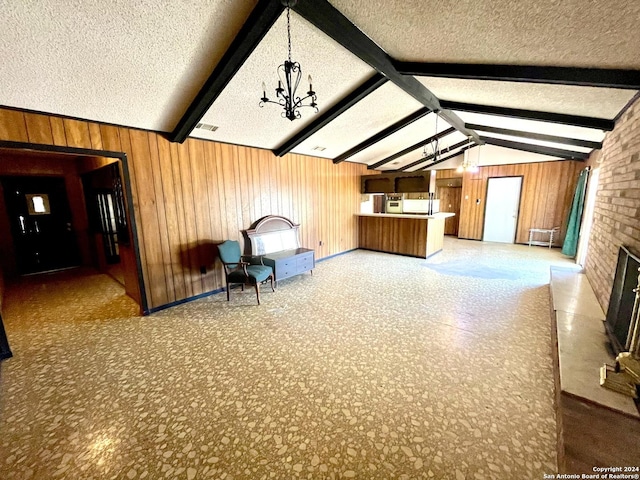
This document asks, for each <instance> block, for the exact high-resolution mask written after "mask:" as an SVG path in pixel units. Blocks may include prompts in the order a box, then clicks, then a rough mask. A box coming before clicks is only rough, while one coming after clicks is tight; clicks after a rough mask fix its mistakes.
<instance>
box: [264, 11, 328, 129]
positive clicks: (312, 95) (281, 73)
mask: <svg viewBox="0 0 640 480" xmlns="http://www.w3.org/2000/svg"><path fill="white" fill-rule="evenodd" d="M296 3H297V0H282V4H283V5H284V6H286V7H287V40H288V45H289V58H288V59H287V60H285V61H284V63H283V64H282V65H280V66H279V67H278V70H277V71H278V78H279V79H278V87H277V88H276V98H277V100H270V99H269V98H268V97H267V86H266V85H265V83H264V82H262V98H261V99H260V107H263V106H264V104H265V103H275V104H276V105H280V106H281V107H282V108H283V111H282V117H283V118H288V119H289V120H291V121H293V120H296V119H298V118H300V117H301V115H300V111H299V109H300V108H302V107H311V108H313V109H314V110H315V112H316V113H318V104H317V103H316V100H317V97H316V92H314V91H313V80H312V78H311V75H309V77H308V80H309V91H308V92H307V95H306V96H305V97H302V98H300V97H299V96H297V90H298V85H299V84H300V79H301V78H302V67H301V66H300V63H298V62H294V61H293V60H292V58H291V7H292V6H294V5H295V4H296ZM305 101H309V103H306V104H305Z"/></svg>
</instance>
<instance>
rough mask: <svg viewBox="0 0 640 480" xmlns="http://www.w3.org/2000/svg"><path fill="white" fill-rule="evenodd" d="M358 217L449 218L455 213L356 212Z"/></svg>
mask: <svg viewBox="0 0 640 480" xmlns="http://www.w3.org/2000/svg"><path fill="white" fill-rule="evenodd" d="M356 215H358V216H360V217H389V218H417V219H423V218H424V219H427V220H428V219H436V218H449V217H454V216H455V215H456V214H455V213H449V212H439V213H434V214H433V215H427V214H426V213H358V214H356Z"/></svg>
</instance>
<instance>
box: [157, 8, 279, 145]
mask: <svg viewBox="0 0 640 480" xmlns="http://www.w3.org/2000/svg"><path fill="white" fill-rule="evenodd" d="M283 10H284V5H282V3H281V2H276V1H273V0H259V2H258V4H257V5H256V6H255V8H254V9H253V11H252V12H251V14H250V15H249V18H248V19H247V21H246V22H245V23H244V25H243V26H242V28H241V29H240V32H239V33H238V35H237V36H236V37H235V38H234V39H233V42H231V46H230V47H229V48H228V49H227V51H226V52H225V54H224V55H223V56H222V59H221V60H220V61H219V62H218V65H216V67H215V68H214V69H213V72H212V73H211V75H210V76H209V78H208V79H207V81H206V82H205V84H204V85H203V86H202V89H201V90H200V92H198V94H197V95H196V97H195V98H194V99H193V102H191V105H189V108H187V111H186V112H185V113H184V115H183V116H182V118H181V119H180V121H179V122H178V124H177V125H176V127H175V128H174V129H173V132H171V133H170V134H169V135H168V138H169V140H170V141H172V142H179V143H182V142H184V141H185V140H186V138H187V137H188V136H189V134H190V133H191V131H192V130H193V129H194V128H195V126H196V124H197V123H198V122H199V121H200V119H201V118H202V117H203V116H204V114H205V113H206V112H207V110H208V109H209V108H210V107H211V105H213V102H214V101H215V100H216V98H218V96H219V95H220V93H222V91H223V90H224V88H225V87H226V86H227V84H228V83H229V82H230V81H231V79H232V78H233V76H234V75H235V74H236V72H237V71H238V70H240V67H241V66H242V64H243V63H244V62H245V60H246V59H247V58H249V55H251V53H252V52H253V50H254V49H255V48H256V47H257V46H258V44H259V43H260V41H261V40H262V38H263V37H264V36H265V35H266V34H267V32H268V31H269V30H270V29H271V27H272V26H273V24H274V23H275V21H276V20H277V19H278V17H279V16H280V14H281V13H282V12H283Z"/></svg>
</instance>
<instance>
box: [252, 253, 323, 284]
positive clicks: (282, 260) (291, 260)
mask: <svg viewBox="0 0 640 480" xmlns="http://www.w3.org/2000/svg"><path fill="white" fill-rule="evenodd" d="M262 258H263V261H264V264H265V265H269V266H271V267H272V268H273V274H274V275H275V279H276V282H278V281H280V280H284V279H285V278H289V277H293V276H294V275H299V274H301V273H304V272H311V274H313V268H314V267H315V258H314V251H313V250H310V249H308V248H296V249H293V250H283V251H281V252H274V253H268V254H266V255H265V256H264V257H262Z"/></svg>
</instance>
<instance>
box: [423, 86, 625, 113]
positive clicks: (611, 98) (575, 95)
mask: <svg viewBox="0 0 640 480" xmlns="http://www.w3.org/2000/svg"><path fill="white" fill-rule="evenodd" d="M416 78H417V79H418V80H419V81H420V83H422V84H423V85H424V86H425V87H427V88H428V89H429V90H431V92H432V93H433V94H434V95H435V96H436V97H438V98H439V99H440V100H450V101H454V102H463V103H474V104H479V105H494V106H498V107H507V108H520V109H523V110H540V111H543V112H552V113H564V114H567V115H580V116H583V117H596V118H608V119H613V118H614V117H615V116H616V115H617V114H618V112H619V111H620V109H622V107H624V106H625V105H626V104H627V102H629V100H631V98H632V97H633V96H634V95H635V93H636V92H635V90H620V89H613V88H593V87H576V86H572V85H548V84H541V83H521V82H495V81H491V80H461V79H456V78H438V77H416Z"/></svg>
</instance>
